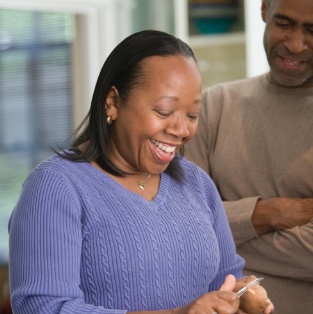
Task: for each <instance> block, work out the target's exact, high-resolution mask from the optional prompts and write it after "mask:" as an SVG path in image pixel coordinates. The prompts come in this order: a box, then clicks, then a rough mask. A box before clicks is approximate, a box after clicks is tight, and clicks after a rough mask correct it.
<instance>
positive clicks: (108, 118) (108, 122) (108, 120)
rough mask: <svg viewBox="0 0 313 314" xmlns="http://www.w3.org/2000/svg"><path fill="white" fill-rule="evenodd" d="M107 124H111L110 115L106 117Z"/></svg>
mask: <svg viewBox="0 0 313 314" xmlns="http://www.w3.org/2000/svg"><path fill="white" fill-rule="evenodd" d="M107 124H112V119H111V117H110V116H108V117H107Z"/></svg>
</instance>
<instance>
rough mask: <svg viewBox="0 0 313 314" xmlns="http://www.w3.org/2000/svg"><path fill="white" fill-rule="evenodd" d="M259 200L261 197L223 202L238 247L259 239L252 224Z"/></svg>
mask: <svg viewBox="0 0 313 314" xmlns="http://www.w3.org/2000/svg"><path fill="white" fill-rule="evenodd" d="M258 199H259V197H257V196H255V197H247V198H243V199H240V200H237V201H228V202H226V201H224V202H223V204H224V207H225V210H226V213H227V218H228V221H229V224H230V228H231V231H232V234H233V236H234V240H235V244H236V246H238V245H240V244H242V243H244V242H247V241H249V240H252V239H256V238H257V237H258V235H257V233H256V231H255V229H254V228H253V225H252V223H251V216H252V213H253V211H254V208H255V205H256V202H257V201H258Z"/></svg>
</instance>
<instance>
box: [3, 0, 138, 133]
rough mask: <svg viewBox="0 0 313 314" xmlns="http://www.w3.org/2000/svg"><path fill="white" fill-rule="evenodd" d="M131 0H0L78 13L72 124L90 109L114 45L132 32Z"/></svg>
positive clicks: (18, 6) (14, 6)
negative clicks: (104, 66)
mask: <svg viewBox="0 0 313 314" xmlns="http://www.w3.org/2000/svg"><path fill="white" fill-rule="evenodd" d="M133 7H134V3H133V1H132V0H27V1H25V0H0V9H15V10H30V11H45V12H63V13H71V14H74V15H75V25H76V29H75V41H74V44H73V57H72V61H73V64H72V66H73V77H72V78H73V125H74V128H76V127H77V126H78V125H79V123H80V122H81V121H82V120H83V118H84V117H85V115H86V113H87V112H88V110H89V107H90V102H91V97H92V93H93V90H94V86H95V83H96V79H97V77H98V74H99V72H100V69H101V67H102V65H103V62H104V61H105V59H106V58H107V56H108V55H109V53H110V52H111V51H112V49H113V48H114V47H115V46H116V45H117V44H118V43H119V42H120V41H121V40H122V39H124V38H125V37H126V36H128V35H130V33H131V10H132V9H133Z"/></svg>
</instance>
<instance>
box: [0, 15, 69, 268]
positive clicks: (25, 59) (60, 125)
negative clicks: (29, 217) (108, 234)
mask: <svg viewBox="0 0 313 314" xmlns="http://www.w3.org/2000/svg"><path fill="white" fill-rule="evenodd" d="M73 23H74V18H73V16H72V15H70V14H63V13H48V12H31V11H16V10H0V263H6V262H7V259H8V228H7V226H8V220H9V217H10V215H11V212H12V210H13V208H14V205H15V204H16V202H17V200H18V197H19V194H20V191H21V187H22V184H23V182H24V180H25V179H26V177H27V175H28V174H29V173H30V172H31V170H32V169H33V168H34V167H35V166H36V165H37V164H38V163H39V162H41V161H42V160H44V159H45V158H46V157H48V156H50V155H51V154H52V153H53V152H52V149H51V148H52V147H53V148H56V147H57V145H62V146H63V145H66V142H64V141H65V140H66V139H67V138H68V137H69V136H70V134H71V132H72V96H71V95H72V90H71V85H72V79H71V77H72V76H71V42H72V40H73V37H74V26H73Z"/></svg>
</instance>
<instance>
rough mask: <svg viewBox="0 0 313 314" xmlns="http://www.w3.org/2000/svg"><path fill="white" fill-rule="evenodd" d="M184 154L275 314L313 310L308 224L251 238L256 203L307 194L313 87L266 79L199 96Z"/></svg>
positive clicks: (311, 229)
mask: <svg viewBox="0 0 313 314" xmlns="http://www.w3.org/2000/svg"><path fill="white" fill-rule="evenodd" d="M202 109H203V110H202V113H201V115H200V121H199V129H198V132H197V135H196V137H195V138H194V139H193V140H191V141H190V142H189V143H188V144H187V145H186V157H187V158H188V159H191V160H193V161H194V162H196V163H197V164H198V165H199V166H201V167H202V168H203V169H204V170H206V171H207V172H208V173H209V174H210V175H211V177H212V178H213V180H214V182H215V184H216V185H217V188H218V190H219V192H220V194H221V197H222V199H223V201H224V205H225V208H226V212H227V215H228V219H229V222H230V225H231V229H232V232H233V235H234V238H235V242H236V245H237V250H238V253H239V254H240V255H241V256H242V257H244V258H245V260H246V268H245V270H246V273H252V274H255V275H257V276H262V277H264V278H265V280H263V281H262V285H263V286H265V287H266V289H267V290H268V294H269V297H270V298H271V300H272V301H273V303H274V305H275V313H277V314H289V313H290V314H291V313H292V314H294V313H299V314H300V313H301V314H312V313H313V220H312V221H311V223H309V224H306V225H304V226H301V227H295V228H293V229H288V230H285V231H277V232H272V233H267V234H265V235H263V236H260V237H257V234H256V232H255V230H254V228H253V226H252V224H251V214H252V212H253V210H254V207H255V203H256V201H257V199H258V198H259V197H260V198H263V199H266V198H271V197H300V198H305V197H313V89H312V88H311V89H303V88H282V87H276V86H273V85H270V84H269V83H268V81H267V79H266V76H265V75H262V76H259V77H256V78H252V79H246V80H242V81H236V82H230V83H224V84H219V85H217V86H214V87H211V88H209V89H207V90H206V91H205V92H204V105H203V107H202Z"/></svg>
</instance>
